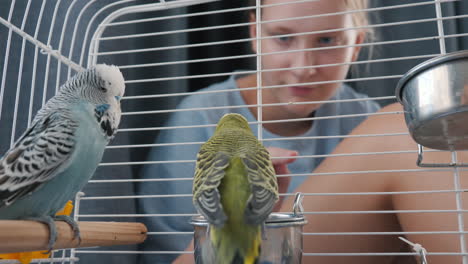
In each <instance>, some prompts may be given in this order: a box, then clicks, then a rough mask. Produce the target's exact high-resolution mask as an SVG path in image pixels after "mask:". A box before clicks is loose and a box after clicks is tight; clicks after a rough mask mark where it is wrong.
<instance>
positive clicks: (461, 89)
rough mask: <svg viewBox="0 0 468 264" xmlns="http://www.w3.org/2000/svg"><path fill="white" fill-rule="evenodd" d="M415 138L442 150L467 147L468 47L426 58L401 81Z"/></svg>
mask: <svg viewBox="0 0 468 264" xmlns="http://www.w3.org/2000/svg"><path fill="white" fill-rule="evenodd" d="M396 97H397V99H398V101H399V102H400V103H401V104H403V107H404V110H405V120H406V124H407V125H408V129H409V132H410V134H411V136H412V137H413V139H414V140H415V141H416V142H417V143H419V144H421V145H422V146H425V147H428V148H432V149H439V150H450V151H455V150H465V149H468V51H467V50H464V51H459V52H453V53H449V54H446V55H443V56H438V57H435V58H433V59H430V60H427V61H425V62H423V63H421V64H419V65H417V66H416V67H414V68H413V69H411V70H410V71H409V72H408V73H407V74H406V75H405V76H403V77H402V78H401V80H400V81H399V82H398V85H397V88H396Z"/></svg>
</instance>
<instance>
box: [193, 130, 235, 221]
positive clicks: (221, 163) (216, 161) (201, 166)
mask: <svg viewBox="0 0 468 264" xmlns="http://www.w3.org/2000/svg"><path fill="white" fill-rule="evenodd" d="M220 144H222V138H221V137H219V138H216V137H214V138H211V139H210V141H208V142H207V143H205V144H203V146H202V147H201V149H200V151H199V152H198V155H197V163H196V165H195V176H194V182H193V197H194V199H193V202H194V205H195V207H196V208H197V209H198V211H199V212H200V213H201V214H202V215H203V216H204V217H205V219H206V220H207V221H208V222H209V223H210V224H213V225H215V226H222V225H223V224H224V221H225V220H226V215H225V214H224V211H223V207H222V205H221V202H220V195H219V192H218V186H219V184H220V183H221V180H222V179H223V177H224V175H225V169H226V168H227V167H228V165H229V162H230V157H229V155H228V154H226V153H224V152H218V151H216V150H215V146H216V145H220Z"/></svg>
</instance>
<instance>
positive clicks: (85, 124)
mask: <svg viewBox="0 0 468 264" xmlns="http://www.w3.org/2000/svg"><path fill="white" fill-rule="evenodd" d="M124 91H125V83H124V78H123V76H122V73H121V72H120V70H119V69H118V68H117V67H116V66H109V65H104V64H100V65H96V66H95V67H92V68H90V69H87V70H84V71H82V72H79V73H77V74H76V75H75V76H74V77H73V78H71V79H70V80H68V81H67V82H66V83H65V84H64V85H62V87H60V90H59V91H58V93H57V94H56V95H55V96H54V97H52V98H51V99H50V100H49V101H48V102H47V103H46V104H45V105H44V107H42V109H40V110H39V112H38V113H37V114H36V116H35V118H34V120H33V121H32V123H31V126H30V127H29V128H28V129H27V130H26V132H24V134H23V135H22V136H21V137H20V138H19V139H18V140H17V141H16V143H15V144H14V145H13V147H12V148H11V149H10V150H8V152H7V153H6V154H5V155H4V156H3V157H2V158H1V159H0V219H9V220H15V219H24V220H25V219H31V220H37V221H40V222H44V223H46V224H47V225H48V226H49V229H50V238H49V249H52V247H53V245H54V244H55V240H56V238H57V231H56V228H55V224H54V221H53V220H54V219H56V220H63V221H66V222H68V223H69V224H70V225H71V226H72V227H73V230H74V232H75V237H78V238H79V230H78V225H77V224H76V222H74V221H73V219H71V218H70V217H67V216H59V217H55V214H56V213H57V211H59V210H60V209H61V208H62V207H63V206H64V205H65V204H66V202H67V201H68V200H72V199H74V197H75V195H76V193H77V192H78V191H80V190H81V189H82V188H83V187H84V185H85V184H86V183H87V182H88V180H89V179H90V177H91V176H92V175H93V173H94V171H95V170H96V168H97V166H98V164H99V162H100V161H101V158H102V155H103V153H104V149H105V147H106V146H107V144H108V143H109V140H110V139H111V138H112V137H113V136H114V133H115V132H116V131H117V127H118V125H119V123H120V117H121V109H120V99H121V97H122V96H123V94H124Z"/></svg>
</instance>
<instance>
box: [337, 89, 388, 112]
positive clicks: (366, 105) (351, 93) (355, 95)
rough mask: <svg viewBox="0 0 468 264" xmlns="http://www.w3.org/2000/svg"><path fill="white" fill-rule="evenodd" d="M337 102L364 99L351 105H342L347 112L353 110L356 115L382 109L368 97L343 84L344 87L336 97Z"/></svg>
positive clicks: (352, 102) (350, 103) (344, 103)
mask: <svg viewBox="0 0 468 264" xmlns="http://www.w3.org/2000/svg"><path fill="white" fill-rule="evenodd" d="M336 99H337V100H348V99H362V100H356V101H351V102H349V103H346V102H343V103H341V104H340V105H341V106H342V107H343V108H344V109H343V110H344V111H345V112H349V110H350V109H353V110H354V111H353V112H354V113H361V112H362V113H372V112H376V111H378V110H379V109H380V105H379V104H378V103H377V102H376V101H375V100H372V99H371V98H369V96H368V95H366V94H363V93H360V92H357V91H356V90H354V89H353V88H351V87H350V86H349V85H346V84H343V85H342V87H341V88H340V89H339V90H338V92H337V95H336Z"/></svg>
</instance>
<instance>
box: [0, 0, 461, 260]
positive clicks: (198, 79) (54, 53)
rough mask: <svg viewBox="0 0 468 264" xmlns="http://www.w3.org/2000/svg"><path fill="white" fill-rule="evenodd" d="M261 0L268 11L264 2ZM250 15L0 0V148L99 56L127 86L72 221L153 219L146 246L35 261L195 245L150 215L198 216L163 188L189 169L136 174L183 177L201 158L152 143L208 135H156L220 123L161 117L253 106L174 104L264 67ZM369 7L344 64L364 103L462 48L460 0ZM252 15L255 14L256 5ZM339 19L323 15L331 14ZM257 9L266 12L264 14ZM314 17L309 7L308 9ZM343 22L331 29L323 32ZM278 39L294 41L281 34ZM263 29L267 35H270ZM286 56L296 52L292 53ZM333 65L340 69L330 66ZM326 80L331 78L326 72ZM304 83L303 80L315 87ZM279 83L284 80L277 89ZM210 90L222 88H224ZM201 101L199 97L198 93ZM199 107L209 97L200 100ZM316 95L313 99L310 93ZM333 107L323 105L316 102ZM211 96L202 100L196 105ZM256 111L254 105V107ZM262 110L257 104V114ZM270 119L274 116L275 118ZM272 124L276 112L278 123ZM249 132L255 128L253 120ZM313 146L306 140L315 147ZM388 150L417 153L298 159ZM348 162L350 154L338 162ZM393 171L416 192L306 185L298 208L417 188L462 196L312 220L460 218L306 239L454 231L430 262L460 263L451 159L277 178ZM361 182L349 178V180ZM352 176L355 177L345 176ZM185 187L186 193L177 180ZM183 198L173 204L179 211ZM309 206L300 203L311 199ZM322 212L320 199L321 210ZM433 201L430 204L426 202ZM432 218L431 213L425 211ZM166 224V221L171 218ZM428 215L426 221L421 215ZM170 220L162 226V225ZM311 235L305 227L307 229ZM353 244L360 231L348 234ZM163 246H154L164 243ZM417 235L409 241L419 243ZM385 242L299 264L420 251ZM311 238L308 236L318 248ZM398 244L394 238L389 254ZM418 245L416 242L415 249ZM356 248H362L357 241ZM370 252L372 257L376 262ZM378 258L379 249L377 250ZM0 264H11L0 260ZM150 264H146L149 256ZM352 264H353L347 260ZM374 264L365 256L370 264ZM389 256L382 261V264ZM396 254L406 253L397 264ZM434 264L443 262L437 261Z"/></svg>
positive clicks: (171, 5) (382, 99)
mask: <svg viewBox="0 0 468 264" xmlns="http://www.w3.org/2000/svg"><path fill="white" fill-rule="evenodd" d="M312 1H315V0H306V1H304V0H301V1H300V0H297V1H288V2H287V3H281V1H274V4H271V3H270V5H271V6H274V5H294V4H298V3H303V2H312ZM268 3H269V2H268V1H267V3H265V4H264V6H263V7H264V8H266V7H268ZM258 4H260V1H257V5H258ZM249 10H252V11H253V12H261V10H263V9H260V8H259V6H257V7H249V6H248V5H247V1H215V0H174V1H163V0H161V1H136V0H121V1H110V0H108V1H107V0H97V1H70V0H57V1H47V0H43V1H36V0H35V1H32V0H30V1H26V0H18V1H15V0H10V1H1V2H0V22H1V26H0V36H1V38H0V61H1V63H0V74H1V81H0V85H1V88H0V124H1V126H0V153H5V151H7V150H8V149H9V148H10V147H11V146H12V144H13V143H14V141H15V140H17V139H18V138H19V136H20V135H21V133H22V132H23V131H24V130H25V129H26V128H27V127H28V124H30V123H31V120H32V118H33V117H34V114H35V113H36V112H37V111H38V110H39V109H40V108H41V107H42V106H43V105H44V103H45V102H46V101H47V100H48V99H49V98H50V97H52V96H53V95H54V94H55V92H56V91H57V89H58V88H59V86H60V85H61V84H63V83H64V82H65V80H66V79H68V78H69V77H70V76H72V75H73V74H75V73H76V71H77V70H80V69H81V68H86V67H88V66H91V65H94V64H96V63H107V64H115V65H118V66H119V68H120V69H121V71H122V73H123V74H124V77H125V79H126V95H125V97H124V98H123V101H122V108H123V109H122V110H123V118H122V123H121V125H120V129H119V132H118V134H117V136H116V137H115V138H114V139H113V141H112V142H111V144H110V145H109V146H108V147H107V149H106V152H105V155H104V158H103V161H102V163H101V164H100V166H99V167H98V169H97V171H96V173H95V175H94V176H93V178H92V180H91V181H90V183H89V184H88V185H87V186H86V187H85V189H84V190H83V192H84V195H83V196H81V197H80V199H78V200H77V201H76V204H77V205H79V210H78V211H77V212H75V215H74V217H75V219H78V220H80V221H88V220H98V221H136V222H141V221H143V222H145V223H146V224H148V228H149V230H148V231H149V233H148V239H147V242H148V243H147V244H145V245H143V246H141V245H140V246H137V245H133V246H118V247H102V248H85V249H72V250H62V251H57V252H54V254H53V256H52V258H51V259H46V260H36V261H35V262H41V263H44V262H45V263H77V262H80V263H138V262H139V261H140V263H144V261H145V260H148V261H153V262H152V263H169V262H170V261H171V260H172V259H173V258H174V257H175V256H177V255H178V254H189V255H192V254H193V252H192V251H185V246H186V243H187V242H188V241H190V240H191V238H192V236H193V232H192V231H191V230H174V231H173V232H172V231H168V230H170V229H171V227H170V226H169V228H167V229H159V228H157V227H154V226H153V225H152V224H151V223H154V222H158V221H161V220H162V219H164V221H166V223H172V221H173V222H174V223H176V222H181V221H185V222H187V221H188V220H189V219H190V217H191V216H193V215H195V214H196V213H195V212H194V211H191V210H190V211H187V210H185V209H186V208H187V207H186V206H182V205H183V204H189V203H191V193H190V192H181V191H177V190H176V191H175V192H174V190H173V189H171V187H170V184H173V185H174V184H176V186H179V184H180V186H183V185H185V186H187V184H188V185H190V183H191V181H192V173H188V174H183V175H176V177H175V178H167V175H166V174H167V171H165V170H158V171H157V173H154V174H152V175H151V177H150V178H147V177H146V178H142V177H141V176H140V175H141V174H142V172H143V170H144V167H145V166H146V167H148V166H149V167H151V166H158V165H160V164H165V165H167V166H166V168H167V170H172V169H173V168H174V169H175V168H176V167H184V168H186V171H187V172H189V171H190V170H191V168H193V165H194V162H195V159H196V158H195V156H193V157H189V158H187V159H171V160H167V159H161V160H152V159H151V155H149V153H150V152H151V150H152V149H155V148H165V149H166V150H170V148H177V150H178V151H180V153H181V155H180V157H186V156H185V155H183V154H182V153H183V152H184V149H185V148H187V149H188V148H192V147H193V146H199V145H200V144H201V143H202V141H193V140H192V141H191V140H190V138H191V137H189V136H188V137H187V138H179V139H177V141H175V142H174V141H172V142H165V141H159V142H157V141H156V138H157V135H158V134H159V133H160V132H161V131H166V130H174V131H176V130H186V131H191V132H190V133H192V134H195V133H197V131H199V130H198V129H203V128H205V127H210V128H214V126H215V122H213V123H196V124H191V123H187V124H180V125H178V126H167V125H165V123H164V122H165V121H166V120H167V119H168V117H169V116H170V115H171V114H174V113H181V112H182V113H183V112H206V113H207V115H210V113H214V112H219V111H221V112H223V111H224V112H229V111H235V109H240V108H247V106H246V105H245V104H244V105H217V104H216V102H215V103H214V104H213V102H200V104H198V105H197V106H194V107H189V108H176V107H177V105H178V103H179V102H180V101H181V100H182V98H184V97H186V96H188V95H194V94H200V95H203V94H207V93H209V91H203V92H198V90H199V89H201V88H204V87H206V86H208V85H210V84H213V83H216V82H220V81H223V80H225V79H227V78H228V77H229V76H231V75H232V72H233V71H236V70H237V71H239V72H238V74H259V73H260V72H268V71H275V70H283V71H284V70H288V69H263V68H262V63H261V61H262V59H263V58H267V56H268V55H271V54H262V52H261V50H258V51H259V54H254V53H253V52H252V50H251V45H252V44H254V43H259V42H258V41H260V40H259V38H256V39H255V38H251V36H250V35H249V26H252V27H254V28H256V29H257V30H261V27H262V26H263V27H264V26H265V25H266V24H267V23H272V22H275V21H274V20H272V21H262V20H257V23H255V22H250V21H249V19H248V18H249V15H248V12H249ZM357 12H365V13H367V14H368V15H369V17H370V24H369V25H368V26H364V27H367V28H370V29H372V30H373V31H374V32H375V34H376V38H375V39H374V40H373V41H370V42H368V43H364V44H361V45H360V46H362V51H361V53H360V57H359V59H358V60H357V61H356V62H354V63H351V64H353V65H352V68H353V69H352V71H350V73H349V74H348V76H347V78H346V80H334V82H345V83H346V84H348V85H350V86H351V87H352V88H353V89H354V90H356V91H358V92H361V93H364V94H367V95H369V98H367V99H363V101H373V102H377V103H378V104H380V105H381V106H385V105H388V104H390V103H394V102H395V101H396V100H395V96H394V89H395V86H396V82H397V81H398V79H399V78H401V77H402V76H403V75H404V74H405V73H406V72H407V71H408V70H409V69H410V68H411V67H413V66H415V65H417V64H418V63H420V62H422V61H424V60H427V59H429V58H432V57H434V56H437V55H440V54H444V53H447V52H451V51H456V50H464V49H467V47H468V38H467V36H468V19H467V17H468V15H467V13H468V3H467V2H466V1H464V0H463V1H449V0H440V1H435V0H427V1H424V0H420V1H415V0H412V1H402V0H390V1H388V0H386V1H383V0H370V7H369V8H368V9H366V10H358V11H357ZM257 14H260V13H257ZM333 15H336V14H325V15H324V16H333ZM260 17H261V16H260ZM311 17H313V15H312V16H311ZM311 17H290V18H287V19H284V18H283V19H282V20H283V21H284V20H291V21H299V22H297V23H300V21H301V20H304V19H310V18H311ZM342 30H343V29H340V28H338V29H329V31H330V32H333V31H342ZM317 33H323V32H301V33H299V34H297V36H302V35H307V34H309V35H312V34H317ZM283 35H285V37H292V36H289V35H288V34H283ZM266 39H267V37H264V38H262V40H266ZM326 49H327V48H312V49H310V50H306V51H311V52H319V51H320V50H322V51H323V50H326ZM289 52H304V50H293V51H289ZM331 66H334V65H312V66H305V68H307V67H309V68H312V67H331ZM335 66H336V65H335ZM332 82H333V81H332ZM313 84H314V83H312V84H310V83H306V84H301V85H313ZM260 86H261V87H256V86H252V89H260V88H261V89H275V88H278V87H274V86H273V87H268V85H263V86H262V85H260ZM280 87H281V86H280ZM217 93H226V94H227V93H230V91H228V90H221V91H217ZM202 98H203V97H202ZM205 103H206V104H205ZM311 103H317V102H311ZM321 103H327V102H321ZM328 103H330V104H334V103H342V104H346V103H347V102H346V100H342V101H340V100H335V101H333V102H328ZM204 105H208V106H204ZM257 106H258V108H259V109H262V108H263V107H271V106H272V105H268V104H265V103H263V102H262V98H261V97H259V101H258V105H257ZM255 111H257V110H255ZM258 113H261V112H258ZM377 115H381V116H401V115H402V112H401V111H390V112H383V113H382V112H380V113H365V114H356V113H347V114H346V115H345V116H324V117H320V118H316V117H309V118H308V119H306V120H316V121H314V122H318V120H320V119H337V120H338V119H342V118H360V117H362V116H364V117H367V116H377ZM268 122H272V121H266V122H264V121H263V120H262V119H261V114H259V121H258V122H254V123H252V126H253V127H254V128H256V129H257V128H258V127H261V126H258V125H264V124H267V123H268ZM273 122H274V121H273ZM277 122H278V121H277ZM257 131H261V130H260V129H259V130H257ZM407 134H408V132H407V130H402V129H392V127H388V128H387V129H386V131H385V133H379V134H375V133H371V132H365V133H360V134H358V135H345V134H334V135H327V136H315V137H309V138H301V137H300V136H291V137H287V138H276V139H275V138H263V136H262V134H261V133H258V137H259V138H260V139H261V140H263V142H264V143H265V144H269V143H268V142H270V143H271V142H274V141H275V140H276V141H279V140H290V141H298V140H301V141H300V142H302V144H309V143H310V142H314V141H321V140H327V139H328V140H335V141H336V142H338V141H340V140H342V139H345V138H358V139H359V138H363V139H369V138H373V139H376V140H378V141H386V140H391V138H393V137H398V136H402V135H403V136H404V135H407ZM310 144H312V143H310ZM392 155H408V157H409V159H411V158H414V161H416V157H417V148H413V149H398V150H385V149H382V150H378V151H376V152H369V153H360V152H353V151H352V149H351V150H349V151H348V152H347V153H333V154H330V153H316V154H315V155H301V154H299V156H298V157H297V159H298V160H299V159H300V160H307V162H310V163H312V164H316V165H317V164H319V163H321V162H322V161H323V160H324V159H325V158H336V159H339V160H340V161H341V162H343V163H344V164H346V163H349V162H353V161H352V160H354V159H355V158H361V159H362V158H363V157H368V159H369V161H372V160H373V158H374V157H378V156H389V157H390V158H389V159H391V157H392ZM347 158H349V160H346V159H347ZM441 171H443V172H447V173H450V174H451V175H453V179H454V181H453V182H454V183H455V184H454V185H452V186H451V187H447V186H440V187H439V188H436V189H425V186H426V185H424V184H423V183H424V175H425V174H429V173H439V172H441ZM389 173H401V174H407V175H411V176H408V177H421V188H420V189H417V190H414V189H413V190H400V191H375V190H360V191H358V192H347V191H327V190H321V191H315V192H312V191H310V192H304V195H305V198H304V203H305V204H306V205H307V204H316V203H319V202H321V201H322V198H324V197H337V198H336V199H345V200H343V203H344V204H345V203H346V202H345V201H351V200H353V199H356V200H357V199H363V200H366V201H370V200H378V199H379V197H382V196H392V197H399V196H411V195H433V196H437V195H439V194H450V195H452V196H453V197H455V198H456V202H457V203H456V207H450V208H440V207H437V209H433V208H422V207H420V208H418V207H414V206H412V205H408V206H407V207H406V208H407V209H406V210H398V211H397V210H394V209H392V208H387V210H375V211H373V210H352V209H351V210H348V209H343V208H344V207H342V209H341V210H332V209H330V208H328V207H327V206H326V204H325V205H323V206H322V207H320V208H321V209H320V210H318V209H317V211H306V212H305V214H306V215H307V216H308V217H309V218H308V219H309V224H311V223H313V222H314V219H316V218H315V217H317V218H320V217H322V216H323V215H327V214H328V215H340V216H342V217H343V218H345V217H347V216H348V215H353V214H354V215H373V216H375V217H374V218H372V219H374V221H379V219H380V218H379V216H381V215H384V214H392V213H397V214H405V213H406V214H427V215H428V216H430V217H433V214H435V215H437V213H438V214H439V215H449V214H451V215H457V217H458V218H457V221H456V225H455V229H453V228H452V226H451V228H452V229H447V228H445V229H444V228H442V227H441V228H439V227H438V226H430V225H429V226H428V225H426V224H424V223H421V228H416V229H414V230H396V229H392V228H388V227H385V226H382V225H378V226H379V227H382V228H383V229H382V230H378V229H377V230H367V229H366V228H363V229H362V230H361V229H360V230H354V231H353V232H351V231H339V230H340V228H338V227H337V228H336V230H333V229H332V230H328V231H323V230H322V231H315V232H313V231H310V230H309V229H307V228H306V229H305V230H306V231H304V234H303V235H304V239H305V240H304V241H305V243H309V241H310V239H315V240H317V241H320V240H321V239H323V237H325V235H326V236H327V237H333V236H334V237H342V239H344V240H345V241H348V242H349V243H358V242H354V241H360V240H359V239H358V238H359V237H372V239H370V240H369V241H374V242H375V243H377V244H378V243H379V242H378V241H379V240H381V239H383V238H388V237H393V238H397V237H398V236H407V235H413V234H419V235H431V236H433V237H435V238H436V239H442V240H443V239H447V237H450V236H451V237H457V241H458V243H459V245H458V247H457V249H456V250H455V251H450V249H447V251H443V250H441V251H438V252H431V251H428V252H427V255H428V256H429V259H430V258H431V257H432V256H435V257H434V260H437V261H438V260H439V259H436V257H441V256H448V255H451V256H463V258H462V259H463V263H468V260H467V257H466V256H467V254H466V246H465V243H466V242H465V237H464V234H465V233H466V231H465V230H464V222H463V216H464V213H465V212H466V210H465V209H464V208H465V207H463V205H464V204H463V203H462V199H461V198H462V195H461V191H462V190H461V188H462V187H461V186H460V184H459V182H460V179H459V176H460V175H463V170H461V169H457V168H447V169H435V168H433V169H431V168H424V169H422V168H406V167H403V166H402V167H398V166H397V167H395V169H394V170H389V169H375V170H373V169H369V170H361V171H340V170H338V169H337V170H333V169H332V170H330V171H328V172H304V173H293V174H289V175H284V176H283V177H291V178H298V179H299V178H305V177H322V176H326V177H328V181H329V182H334V181H337V180H338V179H342V177H345V178H346V179H348V180H349V182H350V184H357V185H358V184H359V183H358V181H359V177H361V176H362V175H369V174H370V175H375V177H379V175H382V174H389ZM350 179H355V180H350ZM353 181H356V182H353ZM142 185H144V186H146V190H148V189H150V190H151V189H154V190H160V191H161V190H162V191H161V192H156V191H154V192H153V193H144V192H140V189H141V186H142ZM181 190H186V189H184V188H182V187H181ZM281 195H282V196H292V195H294V190H288V191H287V192H286V193H282V194H281ZM143 200H145V201H146V202H150V203H168V204H169V203H170V204H171V205H174V206H172V207H171V208H166V209H167V210H166V211H159V212H152V213H148V212H144V213H143V212H142V208H143V207H142V206H141V205H140V202H141V201H143ZM179 205H180V206H179ZM306 208H307V206H306ZM317 208H319V207H317ZM434 208H435V207H434ZM431 213H433V214H431ZM168 219H169V220H168ZM428 222H430V221H429V220H428ZM169 225H170V224H169ZM307 230H309V231H307ZM354 239H356V240H354ZM178 240H180V241H184V242H183V243H181V245H182V248H179V249H176V250H174V249H170V248H167V247H165V246H164V243H165V242H166V241H178ZM158 241H159V242H158ZM413 242H417V241H413ZM392 243H393V244H392V245H393V247H390V246H389V248H388V250H383V251H380V252H367V251H366V250H365V249H366V247H365V246H362V248H363V249H364V250H360V249H359V247H358V249H357V250H349V251H336V250H333V246H330V247H329V248H327V249H323V250H320V249H321V247H318V248H319V250H313V249H312V248H311V247H308V246H305V248H304V256H305V257H304V261H303V263H312V260H314V259H315V258H314V257H324V258H325V259H321V261H320V262H325V261H330V263H335V262H333V261H339V260H343V259H347V260H349V261H356V260H358V261H362V262H360V263H366V262H365V261H367V259H372V260H373V261H374V262H373V263H375V262H381V263H384V261H388V260H389V259H391V258H393V257H397V260H396V261H398V260H400V261H403V258H405V257H407V259H406V260H405V261H408V263H411V262H412V260H410V258H413V256H414V255H417V254H418V252H413V251H412V250H411V249H410V248H405V243H404V242H403V241H399V242H395V241H393V242H392ZM314 245H315V244H314ZM395 245H400V248H398V246H397V248H398V250H395ZM422 246H424V244H423V245H422ZM354 249H356V247H354ZM371 257H376V258H371ZM379 257H380V258H379ZM0 263H16V262H15V261H7V260H1V261H0ZM148 263H149V262H148ZM350 263H351V262H350ZM369 263H370V262H369ZM385 263H386V262H385ZM400 263H402V262H400ZM435 263H439V262H435Z"/></svg>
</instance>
